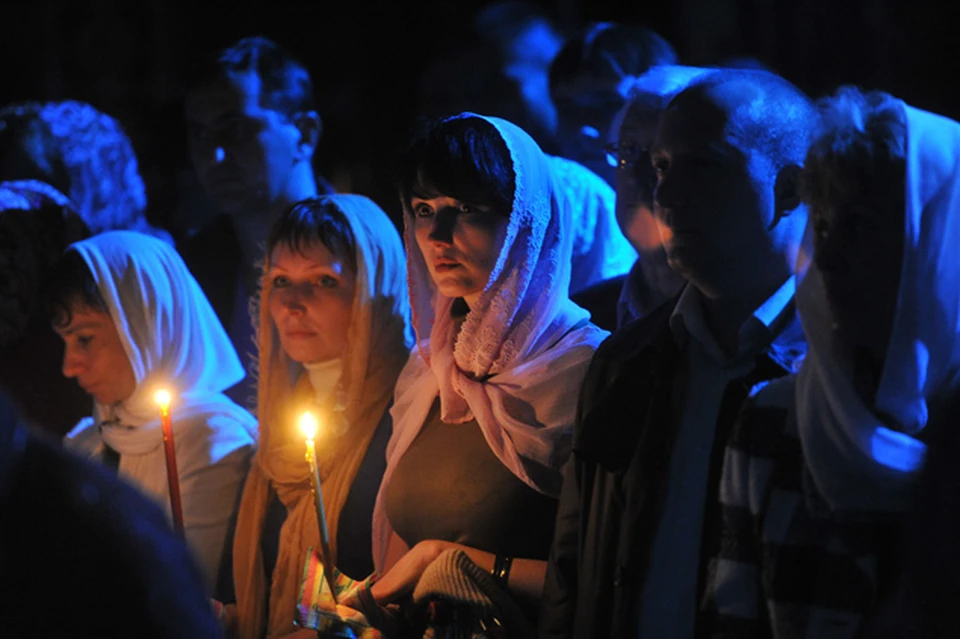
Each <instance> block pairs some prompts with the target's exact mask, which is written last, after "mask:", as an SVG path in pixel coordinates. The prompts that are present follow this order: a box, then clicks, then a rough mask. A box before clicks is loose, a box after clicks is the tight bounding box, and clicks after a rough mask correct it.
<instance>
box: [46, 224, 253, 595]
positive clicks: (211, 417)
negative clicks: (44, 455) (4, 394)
mask: <svg viewBox="0 0 960 639" xmlns="http://www.w3.org/2000/svg"><path fill="white" fill-rule="evenodd" d="M51 279H52V281H53V289H52V299H53V302H54V309H55V315H54V318H53V319H54V328H55V330H56V331H57V332H58V333H59V334H60V336H61V337H62V338H63V339H64V342H65V344H66V350H65V352H64V359H63V373H64V375H66V376H68V377H73V378H76V380H77V382H78V383H79V384H80V386H81V387H82V388H83V389H84V390H85V391H87V393H88V394H90V395H91V396H92V397H93V399H94V413H93V416H92V417H88V418H86V419H83V420H82V421H81V422H80V423H79V424H78V425H77V426H76V428H74V429H73V430H72V431H71V432H70V433H69V434H68V435H67V437H66V440H65V443H66V445H67V446H69V447H71V448H73V449H74V450H77V451H80V452H81V453H85V454H86V455H88V456H89V457H91V458H93V459H96V460H99V461H102V462H104V463H105V464H107V465H109V466H112V467H113V468H115V469H116V470H117V471H118V473H119V474H120V476H121V477H123V478H125V479H127V480H128V481H130V482H131V483H133V484H134V485H136V486H138V487H139V488H140V489H141V490H143V491H144V492H145V493H146V494H147V495H149V496H151V497H153V498H154V499H155V500H156V501H157V502H158V503H159V504H160V505H161V506H163V507H164V508H166V509H167V512H168V513H169V512H170V495H169V492H168V491H169V489H168V484H167V467H166V461H165V456H164V446H163V436H162V433H161V428H160V410H159V408H157V406H156V404H155V403H154V401H153V395H154V393H155V391H157V390H158V389H159V388H160V387H165V388H167V389H169V390H170V391H171V392H172V393H173V396H174V401H173V404H172V406H171V414H172V418H173V433H174V440H175V443H176V458H177V467H178V471H179V479H180V492H181V497H182V504H183V523H184V532H185V535H186V540H187V542H188V544H189V545H190V547H191V549H192V550H193V553H194V556H195V558H196V559H197V561H198V563H199V565H200V566H201V568H202V569H203V573H204V575H205V577H206V581H207V586H208V587H209V588H210V589H211V590H212V587H213V583H214V581H215V578H216V574H217V568H218V566H219V563H220V558H221V555H222V551H223V543H224V538H225V536H226V532H227V526H228V524H229V520H230V516H231V514H232V511H233V505H234V504H235V503H236V497H237V494H238V491H239V489H240V485H241V483H242V481H243V477H244V475H245V474H246V471H247V468H248V466H249V458H250V453H251V452H252V449H253V446H254V443H255V437H256V421H255V420H254V418H253V416H252V415H250V413H249V412H247V411H246V410H244V409H243V408H241V407H240V406H238V405H237V404H234V403H233V402H232V401H230V400H229V399H228V398H227V397H226V396H225V395H223V390H224V389H226V388H229V387H230V386H232V385H233V384H234V383H236V382H237V381H238V380H239V379H240V378H241V377H243V371H242V369H241V368H240V362H239V360H238V358H237V354H236V352H235V351H234V350H233V346H231V344H230V341H229V340H228V339H227V335H226V333H225V332H224V330H223V327H222V326H221V325H220V322H219V321H218V320H217V317H216V315H214V313H213V309H212V308H211V307H210V303H209V302H207V298H206V297H204V295H203V292H202V291H201V290H200V287H199V286H198V285H197V282H196V280H194V279H193V276H192V275H190V272H189V271H188V270H187V267H186V266H185V265H184V263H183V260H182V259H180V256H179V255H178V254H177V253H176V251H174V249H173V248H171V247H170V246H169V245H168V244H166V243H165V242H163V241H161V240H157V239H155V238H152V237H149V236H146V235H142V234H140V233H134V232H131V231H110V232H107V233H102V234H100V235H96V236H94V237H92V238H90V239H87V240H83V241H81V242H77V243H75V244H73V245H71V247H70V249H69V250H68V251H67V253H66V254H65V255H64V257H63V259H62V260H61V261H60V263H59V264H58V266H57V267H56V268H55V273H54V274H53V276H52V278H51Z"/></svg>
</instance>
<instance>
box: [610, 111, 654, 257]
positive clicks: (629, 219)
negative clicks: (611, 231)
mask: <svg viewBox="0 0 960 639" xmlns="http://www.w3.org/2000/svg"><path fill="white" fill-rule="evenodd" d="M658 101H659V98H655V99H651V100H647V101H641V100H639V99H637V100H634V102H632V103H631V104H630V106H629V107H628V110H627V112H626V114H625V115H624V118H623V123H622V124H621V125H620V130H619V132H618V135H617V140H616V147H617V153H616V162H617V168H616V170H615V186H616V190H617V205H616V213H617V224H619V226H620V230H621V231H622V232H623V234H624V236H625V237H626V238H627V239H628V240H630V244H632V245H633V248H634V249H636V250H637V252H638V253H643V252H649V251H653V250H657V251H658V252H659V249H660V244H661V240H660V233H659V231H658V229H657V221H656V219H655V218H654V215H653V190H654V188H655V187H656V185H657V174H656V172H655V171H654V170H653V167H652V166H651V164H650V147H651V146H652V144H653V139H654V136H655V135H656V133H657V121H658V120H659V117H660V109H659V108H657V107H658Z"/></svg>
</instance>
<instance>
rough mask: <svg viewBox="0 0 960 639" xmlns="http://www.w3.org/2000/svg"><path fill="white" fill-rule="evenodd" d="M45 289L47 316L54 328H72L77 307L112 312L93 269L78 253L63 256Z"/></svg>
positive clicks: (71, 251) (49, 277) (69, 252)
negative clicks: (70, 326) (74, 311)
mask: <svg viewBox="0 0 960 639" xmlns="http://www.w3.org/2000/svg"><path fill="white" fill-rule="evenodd" d="M45 289H46V290H45V295H44V297H45V300H46V304H47V314H48V317H50V320H51V322H53V325H54V326H57V327H60V328H62V327H66V326H69V325H70V322H72V321H73V309H74V308H75V307H78V306H79V307H80V308H86V309H90V310H94V311H100V312H103V313H107V312H109V310H108V309H107V302H106V300H104V299H103V296H102V295H101V294H100V288H99V287H98V286H97V282H96V280H94V279H93V273H91V272H90V267H89V266H87V262H86V260H84V259H83V256H82V255H80V253H79V252H78V251H75V250H69V251H67V252H66V253H64V254H63V257H61V258H60V260H59V261H58V262H57V263H56V264H55V265H54V267H53V269H52V270H51V272H50V274H49V276H48V278H47V282H46V286H45Z"/></svg>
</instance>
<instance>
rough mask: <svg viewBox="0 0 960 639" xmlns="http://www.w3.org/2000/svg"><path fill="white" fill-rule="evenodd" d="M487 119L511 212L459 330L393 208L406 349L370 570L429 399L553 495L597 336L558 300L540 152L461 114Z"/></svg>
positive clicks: (565, 240)
mask: <svg viewBox="0 0 960 639" xmlns="http://www.w3.org/2000/svg"><path fill="white" fill-rule="evenodd" d="M455 117H457V118H467V119H471V118H475V119H478V120H481V121H483V122H485V123H486V124H487V125H492V126H493V127H494V128H495V129H496V131H497V133H498V134H499V135H500V137H501V139H502V140H503V142H504V144H505V145H506V147H507V149H508V151H509V153H510V158H511V160H512V165H513V171H514V176H515V184H514V200H513V208H512V210H511V212H510V218H509V221H508V223H507V229H506V235H505V239H504V242H503V247H502V249H501V251H500V255H499V256H498V258H497V261H496V264H495V266H494V269H493V271H492V273H491V274H490V279H489V281H488V282H487V285H486V287H485V288H484V290H483V292H482V294H481V295H480V298H479V300H478V301H477V303H476V304H475V306H474V307H473V308H471V309H470V312H469V313H468V314H467V316H466V318H465V319H464V321H463V324H462V327H461V328H460V331H459V333H457V329H456V323H455V321H454V319H453V317H452V316H451V307H452V305H453V302H454V300H453V299H452V298H449V297H446V296H444V295H443V294H441V293H440V292H439V291H438V290H437V288H436V286H435V285H434V283H433V279H432V278H431V276H430V273H429V271H428V270H427V265H426V263H425V261H424V258H423V255H422V253H421V252H420V249H419V247H418V245H417V242H416V238H415V235H414V227H413V224H411V223H410V220H411V213H410V212H409V211H407V212H406V213H405V217H404V220H405V229H404V239H405V242H406V245H407V265H408V266H407V277H408V281H409V285H410V301H411V304H412V306H413V314H414V327H415V329H416V331H417V348H416V350H415V351H414V353H412V354H411V357H410V360H409V361H408V363H407V366H406V367H405V368H404V371H403V373H401V375H400V379H399V380H398V382H397V390H396V395H395V403H394V407H393V409H392V411H391V412H392V415H393V418H394V434H393V437H392V438H391V440H390V445H389V447H388V449H387V471H386V474H385V475H384V480H383V483H382V485H381V488H380V496H379V497H378V500H377V508H376V509H375V512H374V559H375V561H377V562H379V563H378V568H379V567H382V562H383V560H384V557H385V550H386V543H387V542H388V540H389V532H390V528H389V522H387V521H386V516H385V514H384V506H383V503H382V501H383V494H384V490H385V487H386V486H387V484H388V483H389V481H390V477H391V476H392V473H393V469H394V468H395V466H396V463H397V461H398V460H399V459H400V457H402V456H403V453H404V452H405V451H406V449H407V448H408V447H409V445H410V444H411V443H412V442H413V440H414V439H415V438H416V435H417V433H419V431H420V429H421V428H422V426H423V424H424V421H425V420H426V418H427V415H428V413H429V411H430V408H431V407H432V405H433V403H434V401H435V400H436V398H437V397H438V396H439V399H440V416H441V419H442V420H443V421H444V422H447V423H463V422H467V421H470V420H476V422H477V423H478V424H479V426H480V429H481V430H482V431H483V434H484V437H485V439H486V441H487V444H488V445H489V446H490V448H491V450H492V451H493V452H494V454H495V455H496V456H497V458H498V459H500V461H501V462H503V464H504V465H505V466H506V467H507V468H508V469H510V471H511V472H513V473H514V474H515V475H516V476H517V477H518V478H520V479H521V480H522V481H524V482H525V483H527V484H528V485H529V486H531V487H533V488H534V489H536V490H539V491H540V492H543V493H546V494H551V495H557V494H558V493H559V489H560V467H561V466H562V465H563V463H564V462H565V461H566V459H567V457H568V456H569V454H570V446H571V437H572V429H573V421H574V413H575V409H576V398H577V396H578V392H579V387H580V383H581V382H582V380H583V376H584V375H585V374H586V369H587V366H588V364H589V362H590V359H591V357H592V356H593V352H594V350H596V347H597V346H598V345H599V343H600V341H601V340H602V339H603V337H604V336H605V335H606V333H605V332H604V331H601V330H600V329H598V328H596V327H595V326H593V325H592V324H590V323H589V315H588V313H587V312H586V311H584V310H583V309H582V308H580V307H579V306H577V305H575V304H574V303H573V302H571V301H570V298H569V293H568V290H569V284H570V262H571V254H572V248H573V246H572V245H573V234H572V233H571V225H572V221H571V219H570V209H569V208H568V207H562V206H559V205H558V202H557V198H556V196H555V191H554V183H553V178H552V175H551V172H550V169H549V165H548V161H547V159H546V156H545V155H544V154H543V152H542V151H541V150H540V148H539V147H538V146H537V144H536V143H535V142H534V141H533V139H532V138H530V136H529V135H527V134H526V133H525V132H524V131H523V130H521V129H520V128H518V127H516V126H515V125H513V124H511V123H509V122H507V121H505V120H501V119H498V118H490V117H485V116H480V115H476V114H473V113H463V114H461V115H458V116H455Z"/></svg>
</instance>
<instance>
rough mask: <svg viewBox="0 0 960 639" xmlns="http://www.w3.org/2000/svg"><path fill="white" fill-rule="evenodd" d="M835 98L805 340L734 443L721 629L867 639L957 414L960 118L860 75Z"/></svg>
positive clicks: (814, 198) (824, 150)
mask: <svg viewBox="0 0 960 639" xmlns="http://www.w3.org/2000/svg"><path fill="white" fill-rule="evenodd" d="M823 106H824V117H825V121H824V124H825V127H824V132H823V133H822V134H821V136H820V138H819V139H818V140H817V141H816V142H815V143H814V145H813V146H812V148H811V150H810V153H809V154H808V156H807V162H806V166H805V169H804V171H805V173H806V181H807V188H808V194H807V199H808V201H809V204H810V208H811V211H810V224H811V227H810V230H811V231H812V234H813V237H812V240H813V244H814V255H813V260H812V264H811V265H810V268H809V270H808V273H807V274H806V277H805V278H804V279H803V281H802V282H801V284H800V285H799V286H798V289H797V309H798V312H799V313H800V318H801V321H802V324H803V329H804V333H805V334H806V336H807V340H808V343H809V350H808V354H807V357H806V360H805V361H804V363H803V366H802V368H801V370H800V372H799V373H798V374H797V375H796V376H795V377H791V378H787V379H786V380H783V381H780V382H774V383H773V384H771V385H770V386H769V387H768V388H765V389H764V390H762V391H761V392H760V393H759V394H758V395H757V396H756V397H755V398H754V400H753V401H752V403H751V404H749V405H748V406H747V407H746V408H745V410H744V413H743V415H742V416H741V419H740V423H739V424H738V426H737V428H736V429H735V432H734V435H733V439H732V441H731V444H730V445H729V447H728V449H727V453H726V459H725V462H724V474H723V479H722V483H721V495H720V498H721V502H723V504H724V508H725V509H726V510H727V513H726V515H727V516H725V517H724V526H725V527H726V528H725V530H724V531H723V532H722V533H721V534H719V535H718V537H719V538H723V539H724V540H725V543H724V544H723V548H721V549H718V553H717V557H716V559H715V561H714V562H712V564H711V565H712V568H711V574H710V575H709V577H708V580H709V583H710V586H709V587H708V589H707V593H708V594H707V598H706V600H705V601H704V610H705V611H707V612H709V613H710V618H712V619H714V620H719V622H720V623H719V624H717V625H716V626H714V629H715V630H716V634H718V635H722V634H723V628H724V624H726V623H730V622H731V620H734V619H735V620H736V624H737V627H739V628H744V627H745V624H751V625H754V626H756V629H757V631H758V632H757V634H758V635H759V636H774V637H792V636H797V635H798V634H804V635H805V636H830V637H846V636H851V637H852V636H860V634H859V633H862V631H863V625H864V624H863V620H864V615H866V614H868V613H869V612H870V611H872V610H873V609H874V607H875V606H876V605H877V602H878V599H880V598H882V597H885V596H888V595H889V594H890V592H891V590H892V589H893V588H894V587H896V582H895V580H896V578H897V573H896V570H895V568H896V567H898V566H899V565H900V564H901V562H902V559H903V558H902V548H901V547H900V545H899V544H896V543H891V539H895V538H896V536H894V535H891V532H892V531H891V529H893V530H894V531H895V530H896V527H899V526H900V525H901V524H902V523H903V517H904V514H905V513H906V512H908V508H909V505H910V502H911V500H912V498H913V495H914V494H915V493H914V490H915V484H916V480H917V475H918V473H919V471H920V469H921V467H922V465H923V461H924V457H925V453H926V444H925V443H924V441H925V440H926V439H927V438H928V436H929V435H931V434H936V433H937V432H938V431H941V430H943V429H953V428H954V426H955V425H954V424H952V423H943V422H942V421H939V420H938V419H937V409H938V407H939V406H941V405H942V403H943V401H945V400H949V399H950V398H951V396H953V397H955V396H956V393H957V384H958V379H960V261H958V260H960V253H958V252H957V250H956V242H957V238H960V125H958V124H957V123H956V122H953V121H952V120H948V119H946V118H943V117H941V116H938V115H934V114H932V113H927V112H925V111H921V110H919V109H915V108H913V107H910V106H908V105H905V104H904V103H903V102H901V101H899V100H896V99H894V98H892V97H891V96H889V95H887V94H884V93H879V92H875V93H867V94H861V93H860V92H859V91H858V90H856V89H853V88H849V87H847V88H842V89H840V90H839V91H838V92H837V94H836V95H835V96H834V97H832V98H830V99H829V100H827V101H825V103H824V105H823ZM800 267H801V270H802V269H804V268H806V264H801V265H800ZM953 463H955V460H953ZM738 511H739V512H738ZM749 564H756V565H754V566H752V567H751V569H749V570H748V569H746V568H747V565H749ZM734 565H736V566H737V567H736V569H732V568H733V566H734ZM891 568H893V569H894V570H891ZM905 590H906V591H909V592H910V594H911V596H913V597H914V598H915V597H916V595H917V593H916V592H914V591H915V590H916V584H910V583H908V584H906V589H905ZM920 597H921V598H922V597H923V595H922V594H921V595H920ZM757 601H763V602H764V603H765V604H766V606H765V610H758V609H757V607H756V606H755V605H754V604H753V602H757ZM953 603H954V605H955V602H953ZM893 616H896V617H898V618H899V616H900V615H899V614H897V615H893ZM954 616H955V615H954ZM887 621H888V622H889V621H893V618H892V617H891V618H890V619H887ZM898 623H899V621H898ZM885 625H889V624H885ZM893 627H896V626H893ZM751 634H754V633H751ZM948 634H949V633H948ZM894 635H896V636H933V635H927V634H924V633H919V632H917V633H914V632H913V631H911V630H907V631H905V632H900V633H897V632H895V633H894ZM891 636H893V635H891ZM937 636H940V635H937ZM943 636H947V635H943ZM951 636H952V635H951Z"/></svg>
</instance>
